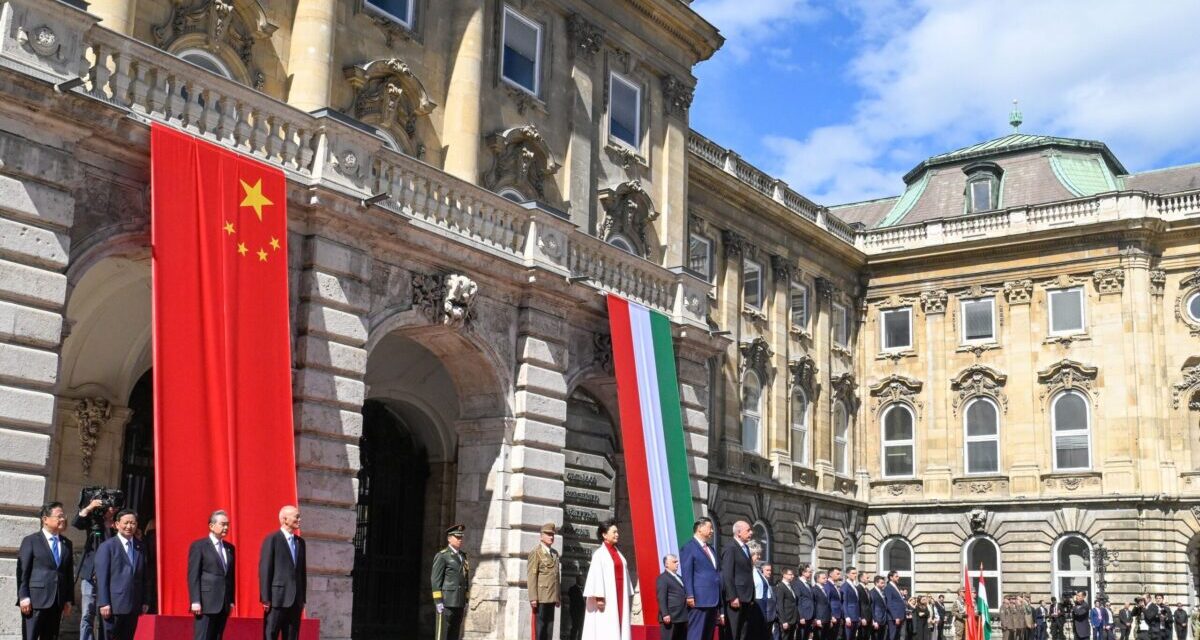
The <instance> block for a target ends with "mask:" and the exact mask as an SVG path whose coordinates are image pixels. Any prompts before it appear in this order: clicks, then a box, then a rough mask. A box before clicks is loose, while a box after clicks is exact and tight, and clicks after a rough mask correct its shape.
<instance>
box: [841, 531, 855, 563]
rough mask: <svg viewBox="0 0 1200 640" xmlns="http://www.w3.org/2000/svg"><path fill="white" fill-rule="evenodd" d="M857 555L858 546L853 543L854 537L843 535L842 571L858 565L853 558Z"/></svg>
mask: <svg viewBox="0 0 1200 640" xmlns="http://www.w3.org/2000/svg"><path fill="white" fill-rule="evenodd" d="M857 555H858V545H856V544H855V543H854V536H852V535H850V534H848V533H847V534H845V535H843V536H842V570H843V571H845V570H846V569H849V568H850V567H853V566H855V565H856V564H858V560H856V559H855V557H856V556H857Z"/></svg>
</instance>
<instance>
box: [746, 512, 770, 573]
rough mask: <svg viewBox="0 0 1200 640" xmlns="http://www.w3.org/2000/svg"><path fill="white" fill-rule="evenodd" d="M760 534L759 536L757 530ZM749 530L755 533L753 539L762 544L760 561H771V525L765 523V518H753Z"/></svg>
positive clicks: (768, 562)
mask: <svg viewBox="0 0 1200 640" xmlns="http://www.w3.org/2000/svg"><path fill="white" fill-rule="evenodd" d="M760 530H761V531H762V535H761V536H759V535H758V533H759V531H760ZM750 531H751V532H752V533H754V534H755V538H754V539H755V540H758V542H759V544H761V545H762V550H763V551H762V561H763V562H765V563H767V564H770V563H771V527H770V526H768V525H767V523H766V521H765V520H755V521H754V524H752V525H750Z"/></svg>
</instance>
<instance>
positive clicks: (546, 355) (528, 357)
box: [517, 335, 567, 371]
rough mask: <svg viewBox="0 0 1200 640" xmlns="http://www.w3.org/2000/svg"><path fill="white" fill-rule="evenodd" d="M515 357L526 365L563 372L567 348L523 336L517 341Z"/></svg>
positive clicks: (555, 343)
mask: <svg viewBox="0 0 1200 640" xmlns="http://www.w3.org/2000/svg"><path fill="white" fill-rule="evenodd" d="M517 357H518V358H520V360H521V362H524V363H526V364H533V365H538V366H541V367H546V368H547V369H552V370H554V371H563V370H564V369H565V368H566V362H567V348H566V347H565V346H563V345H562V344H559V343H557V342H549V341H547V340H543V339H541V338H537V337H534V336H530V335H523V336H521V337H520V338H518V340H517Z"/></svg>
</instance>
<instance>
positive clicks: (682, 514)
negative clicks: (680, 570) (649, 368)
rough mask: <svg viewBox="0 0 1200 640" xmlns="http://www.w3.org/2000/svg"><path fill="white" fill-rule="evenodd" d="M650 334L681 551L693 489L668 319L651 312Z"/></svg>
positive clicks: (688, 535) (686, 535)
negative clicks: (684, 439)
mask: <svg viewBox="0 0 1200 640" xmlns="http://www.w3.org/2000/svg"><path fill="white" fill-rule="evenodd" d="M650 332H651V336H652V337H653V340H654V366H655V369H656V370H657V371H658V376H657V377H658V394H659V404H660V406H661V407H662V424H663V441H664V442H665V443H666V446H667V466H668V467H669V471H668V472H669V474H670V479H671V506H672V509H673V511H674V513H675V532H676V535H677V537H678V538H679V546H680V547H681V548H682V547H683V545H684V544H685V543H686V542H687V541H688V539H690V538H691V537H692V521H693V520H694V519H695V515H694V513H693V511H692V485H691V478H690V477H689V476H688V468H687V449H686V447H685V446H684V441H683V414H682V413H681V410H680V408H679V378H678V377H677V376H676V374H675V349H674V347H673V346H672V343H671V323H670V321H669V320H667V317H666V316H664V315H662V314H660V313H657V312H654V311H651V312H650Z"/></svg>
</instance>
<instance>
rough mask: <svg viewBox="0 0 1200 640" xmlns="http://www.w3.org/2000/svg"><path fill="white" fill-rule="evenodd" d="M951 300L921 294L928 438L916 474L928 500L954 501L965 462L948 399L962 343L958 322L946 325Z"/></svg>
mask: <svg viewBox="0 0 1200 640" xmlns="http://www.w3.org/2000/svg"><path fill="white" fill-rule="evenodd" d="M947 297H948V296H947V294H946V291H945V290H941V289H939V290H937V291H926V292H924V293H922V294H921V313H922V314H923V315H924V316H925V322H924V325H925V344H923V345H921V344H918V345H917V349H918V350H921V351H923V353H922V357H923V358H924V360H925V371H924V376H925V380H924V382H925V389H924V393H925V408H924V411H923V415H920V416H918V421H919V422H921V423H922V424H923V426H924V431H923V433H924V436H925V437H923V438H922V437H920V436H918V437H917V456H918V458H917V460H916V473H917V477H924V480H925V486H924V487H923V492H924V495H925V497H927V498H929V497H933V496H937V497H945V498H949V497H950V490H951V478H952V477H953V476H954V475H955V473H954V467H955V464H956V461H960V460H962V453H961V452H962V449H961V448H960V447H959V446H956V445H961V443H962V440H961V438H958V437H956V436H955V428H956V427H957V426H958V423H957V422H955V419H954V415H953V414H952V412H950V411H949V408H950V402H949V399H948V397H947V391H948V385H947V382H948V381H949V380H950V377H951V376H953V375H954V374H955V373H957V372H956V371H948V370H947V368H948V367H947V363H948V362H950V361H951V360H952V355H953V350H954V345H955V344H957V343H958V331H957V329H958V327H956V326H955V323H954V322H949V323H948V322H946V305H947V304H948V302H947ZM956 304H957V301H956ZM914 316H915V312H914ZM915 333H916V329H915V327H914V334H915ZM918 433H922V431H920V430H918ZM958 464H961V462H959V463H958Z"/></svg>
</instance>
